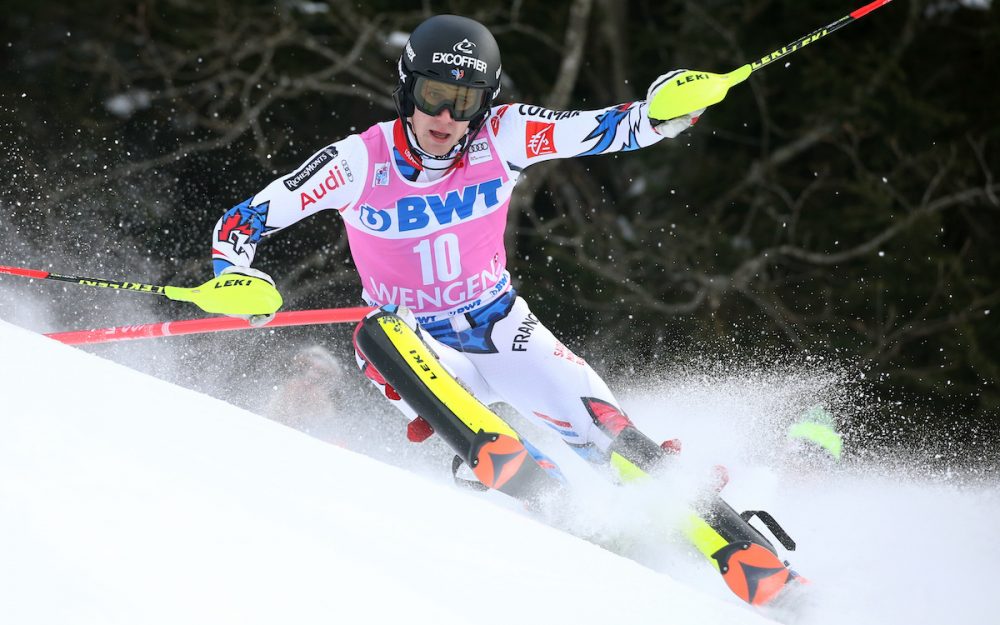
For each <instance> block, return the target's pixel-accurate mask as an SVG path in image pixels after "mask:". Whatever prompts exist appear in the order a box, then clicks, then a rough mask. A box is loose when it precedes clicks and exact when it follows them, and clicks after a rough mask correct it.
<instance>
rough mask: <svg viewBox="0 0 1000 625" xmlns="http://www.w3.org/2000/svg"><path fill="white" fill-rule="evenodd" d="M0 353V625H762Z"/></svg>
mask: <svg viewBox="0 0 1000 625" xmlns="http://www.w3.org/2000/svg"><path fill="white" fill-rule="evenodd" d="M0 351H2V358H0V397H2V404H0V405H2V407H0V615H3V616H2V618H0V620H2V622H4V623H17V624H18V625H29V624H36V623H46V624H63V623H73V624H89V623H108V624H115V623H121V624H123V625H124V624H128V625H137V624H151V623H164V624H168V623H169V624H178V623H184V624H194V623H211V624H213V625H219V624H223V623H239V624H240V625H246V624H251V623H295V624H308V623H434V624H435V625H442V624H445V623H459V622H475V623H479V624H487V623H502V622H507V621H508V620H509V619H511V618H512V617H516V618H518V619H519V620H520V621H522V622H528V623H541V622H554V623H575V624H583V623H667V622H669V623H671V624H675V625H679V624H683V623H698V624H699V625H707V624H711V623H726V624H730V623H758V622H769V621H767V620H766V619H764V618H763V617H761V616H759V615H758V614H756V613H755V612H754V611H753V610H752V609H750V608H748V607H745V606H743V605H741V604H738V603H735V602H734V601H733V600H729V598H727V597H725V596H724V592H725V591H724V589H721V580H719V581H718V583H719V585H720V588H719V589H718V590H721V591H722V592H720V593H716V594H715V595H714V596H713V595H711V594H709V593H708V592H705V591H701V590H696V589H694V588H692V587H690V586H686V585H684V584H681V583H678V582H675V581H673V580H672V579H670V578H669V577H667V576H666V575H664V574H662V573H657V572H654V571H652V570H650V569H647V568H644V567H642V566H640V565H638V564H636V563H634V562H632V561H630V560H627V559H625V558H622V557H620V556H617V555H614V554H612V553H610V552H609V551H606V550H604V549H601V548H599V547H597V546H595V545H593V544H591V543H588V542H585V541H583V540H580V539H578V538H574V537H572V536H570V535H568V534H566V533H563V532H560V531H557V530H554V529H552V528H550V527H547V526H545V525H542V524H540V523H538V522H536V521H534V520H532V519H531V518H528V517H527V516H526V515H524V514H521V513H519V512H518V511H517V510H511V509H508V508H504V507H502V506H498V505H495V504H494V503H491V502H490V501H489V500H488V498H483V497H479V496H476V495H472V494H468V493H463V492H459V491H457V490H456V489H454V488H452V487H449V486H446V485H443V484H440V483H434V482H432V481H428V480H426V479H425V478H422V477H419V476H417V475H414V474H411V473H408V472H406V471H403V470H401V469H399V468H396V467H392V466H388V465H386V464H382V463H379V462H376V461H375V460H372V459H370V458H367V457H364V456H361V455H358V454H355V453H352V452H350V451H347V450H345V449H342V448H338V447H335V446H332V445H329V444H326V443H323V442H321V441H319V440H317V439H314V438H310V437H308V436H306V435H304V434H301V433H299V432H297V431H294V430H291V429H289V428H286V427H284V426H281V425H278V424H276V423H274V422H271V421H268V420H265V419H263V418H261V417H258V416H256V415H254V414H251V413H249V412H246V411H244V410H242V409H238V408H235V407H233V406H232V405H230V404H228V403H225V402H223V401H220V400H217V399H213V398H210V397H207V396H205V395H201V394H198V393H195V392H193V391H189V390H186V389H183V388H180V387H177V386H174V385H171V384H168V383H166V382H163V381H160V380H157V379H155V378H153V377H150V376H148V375H145V374H141V373H138V372H135V371H133V370H131V369H127V368H125V367H123V366H120V365H117V364H114V363H112V362H110V361H106V360H103V359H101V358H98V357H96V356H93V355H90V354H87V353H84V352H83V351H80V350H77V349H73V348H70V347H66V346H63V345H61V344H57V343H55V342H53V341H50V340H48V339H45V338H43V337H41V336H38V335H35V334H32V333H29V332H28V331H26V330H22V329H20V328H17V327H15V326H12V325H10V324H7V323H4V322H0Z"/></svg>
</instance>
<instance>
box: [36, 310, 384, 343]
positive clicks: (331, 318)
mask: <svg viewBox="0 0 1000 625" xmlns="http://www.w3.org/2000/svg"><path fill="white" fill-rule="evenodd" d="M371 310H372V309H371V308H369V307H363V306H362V307H357V308H323V309H317V310H295V311H291V312H280V313H278V314H276V315H275V316H274V319H272V320H271V321H270V322H269V323H268V324H267V325H264V326H252V325H250V322H249V321H247V320H246V319H238V318H235V317H208V318H206V319H185V320H182V321H165V322H161V323H148V324H145V325H136V326H118V327H115V328H98V329H95V330H79V331H76V332H53V333H51V334H46V335H45V336H47V337H49V338H51V339H55V340H57V341H60V342H62V343H65V344H67V345H92V344H94V343H108V342H111V341H131V340H134V339H151V338H157V337H161V336H182V335H186V334H206V333H209V332H229V331H232V330H250V329H254V328H258V329H259V328H278V327H283V326H305V325H315V324H320V323H351V322H356V321H361V319H363V318H364V316H365V315H367V314H368V313H369V312H371Z"/></svg>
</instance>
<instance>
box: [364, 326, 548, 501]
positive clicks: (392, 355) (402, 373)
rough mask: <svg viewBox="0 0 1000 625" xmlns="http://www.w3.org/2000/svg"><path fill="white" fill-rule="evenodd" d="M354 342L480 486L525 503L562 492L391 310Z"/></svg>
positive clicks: (518, 439)
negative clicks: (447, 446)
mask: <svg viewBox="0 0 1000 625" xmlns="http://www.w3.org/2000/svg"><path fill="white" fill-rule="evenodd" d="M355 342H356V344H357V346H358V349H359V350H361V353H362V354H363V355H364V356H365V358H367V359H368V362H370V363H371V364H372V366H374V367H375V369H376V370H378V372H379V373H380V374H381V375H382V377H384V378H385V380H386V382H388V383H389V384H390V385H392V387H393V388H395V389H396V391H397V392H398V393H399V394H400V396H401V397H403V398H404V399H405V401H406V403H407V404H409V405H410V407H411V408H413V409H414V410H415V411H416V412H417V414H419V415H420V416H421V417H423V418H424V419H425V420H426V421H427V422H428V423H430V424H431V426H432V427H433V428H434V431H435V432H436V433H437V434H438V435H440V436H441V438H443V439H444V440H445V442H446V443H448V445H449V446H450V447H451V448H452V449H453V450H454V451H455V453H456V454H458V455H459V457H461V459H462V460H463V461H464V462H465V463H466V464H467V465H469V467H470V468H471V469H472V471H473V473H475V475H476V478H477V479H478V480H479V481H480V482H482V483H483V485H484V486H486V487H488V488H493V489H496V490H499V491H501V492H503V493H506V494H508V495H510V496H512V497H515V498H517V499H521V500H523V501H526V502H529V503H533V502H535V500H536V499H537V498H538V497H540V496H542V495H545V494H547V493H550V492H552V491H556V490H559V489H560V488H561V486H562V482H561V481H560V480H559V479H558V478H557V477H556V476H555V475H554V474H553V473H551V472H549V471H547V470H546V469H544V468H542V467H541V466H540V465H539V464H538V462H537V461H536V460H535V458H534V457H533V455H532V454H531V453H529V451H528V449H527V448H526V447H525V444H524V441H522V439H521V436H520V435H519V434H518V433H517V432H516V431H515V430H514V428H512V427H510V425H508V424H507V422H506V421H504V420H503V419H501V418H500V417H499V416H497V415H496V414H495V413H493V411H491V410H490V409H489V408H487V407H486V406H484V405H483V404H482V403H481V402H480V401H479V400H478V399H476V398H475V397H473V395H472V394H471V393H469V392H468V391H467V390H465V388H463V387H462V385H461V384H459V383H458V381H456V380H455V378H454V377H452V376H451V374H449V373H448V372H447V371H446V370H445V368H444V367H443V366H441V363H440V362H438V359H437V358H436V357H435V356H434V354H433V353H432V352H431V351H430V349H429V348H428V347H427V345H425V344H424V342H423V341H422V340H421V339H420V337H419V336H418V335H417V333H416V332H415V331H414V330H413V329H411V328H410V327H409V326H408V325H407V324H406V323H405V322H404V321H403V320H402V319H401V318H400V317H399V316H397V315H396V314H394V312H393V311H392V309H391V308H389V307H385V308H383V309H381V310H379V311H376V312H375V313H373V314H371V315H369V316H368V317H366V318H365V319H364V321H362V323H361V325H360V327H359V328H358V331H357V334H356V335H355Z"/></svg>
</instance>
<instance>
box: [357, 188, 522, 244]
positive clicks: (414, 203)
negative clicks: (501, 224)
mask: <svg viewBox="0 0 1000 625" xmlns="http://www.w3.org/2000/svg"><path fill="white" fill-rule="evenodd" d="M502 184H503V183H502V181H501V180H500V179H499V178H496V179H494V180H487V181H486V182H481V183H479V184H473V185H469V186H467V187H465V188H464V189H462V190H460V191H459V190H457V189H456V190H454V191H449V192H448V193H447V194H446V195H445V196H444V197H442V196H440V195H408V196H406V197H402V198H400V199H398V200H396V207H395V209H396V227H397V230H398V231H399V232H410V231H412V230H420V229H422V228H426V227H427V226H430V225H431V218H433V219H434V221H435V222H436V223H437V224H438V225H441V226H444V225H448V224H451V223H454V222H456V221H462V220H464V219H468V218H470V217H472V211H473V209H474V208H475V206H476V200H477V199H478V198H479V197H482V198H483V204H484V206H485V207H486V208H491V207H493V206H496V205H497V204H499V203H500V198H499V197H497V190H498V189H499V188H500V186H501V185H502ZM360 210H361V215H360V218H361V223H362V225H364V226H365V227H366V228H368V229H369V230H373V231H375V232H385V231H386V230H388V229H389V228H391V227H392V223H393V219H392V213H391V212H390V211H391V210H392V209H391V208H390V209H378V208H373V207H371V206H369V205H367V204H365V205H363V206H362V207H361V209H360Z"/></svg>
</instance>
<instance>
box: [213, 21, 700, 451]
mask: <svg viewBox="0 0 1000 625" xmlns="http://www.w3.org/2000/svg"><path fill="white" fill-rule="evenodd" d="M398 71H399V82H398V86H397V88H396V89H395V91H394V93H393V98H394V100H395V104H396V108H397V112H398V118H397V119H394V120H392V121H387V122H382V123H378V124H375V125H374V126H372V127H371V128H368V129H367V130H365V131H364V132H361V133H359V134H354V135H351V136H348V137H347V138H345V139H342V140H340V141H337V142H335V143H331V144H330V145H328V146H326V147H324V148H323V149H322V150H320V151H319V152H317V153H316V154H314V155H313V156H311V157H310V158H309V159H308V160H306V161H305V163H303V164H302V166H301V167H299V168H298V169H296V170H295V171H293V172H290V173H289V174H288V175H285V176H282V177H280V178H278V179H277V180H275V181H273V182H272V183H271V184H269V185H268V186H267V187H265V188H264V189H263V190H262V191H261V192H260V193H258V194H256V195H254V196H253V197H251V198H250V199H248V200H246V201H245V202H242V203H241V204H239V205H237V206H235V207H234V208H232V209H231V210H229V211H228V212H226V213H225V214H224V215H223V217H222V218H221V219H220V220H219V222H218V224H217V225H216V227H215V230H214V233H213V237H212V242H213V245H212V249H213V253H212V256H213V262H214V269H215V273H216V275H219V274H226V273H235V274H244V275H251V276H256V277H260V278H264V279H267V280H269V281H271V279H270V277H269V276H266V275H265V274H263V273H262V272H260V271H258V270H255V269H253V268H251V267H250V264H251V261H252V260H253V258H254V254H255V251H256V247H257V244H258V242H259V241H260V240H261V239H262V238H264V237H270V236H272V235H274V234H275V233H276V232H278V231H280V230H281V229H283V228H285V227H287V226H290V225H292V224H293V223H296V222H298V221H301V220H302V219H305V218H306V217H309V216H310V215H314V214H316V213H318V212H320V211H322V210H331V209H332V210H336V211H338V212H339V213H340V215H341V217H342V219H343V221H344V224H345V226H346V228H347V234H348V239H349V242H350V248H351V254H352V256H353V259H354V263H355V267H356V269H357V271H358V273H359V274H360V277H361V281H362V286H363V291H362V297H363V298H364V300H365V301H366V302H367V303H369V304H371V305H373V306H383V305H387V304H396V305H399V306H400V307H401V308H400V315H401V316H403V317H404V319H405V320H406V321H407V323H408V324H410V325H411V327H413V328H414V329H418V328H419V330H418V332H419V333H420V335H421V336H422V337H423V338H424V340H425V341H426V342H427V343H428V344H429V346H430V347H431V349H432V350H433V351H434V352H435V353H436V354H437V356H438V357H439V358H440V360H441V362H442V363H443V364H444V366H445V367H446V368H447V369H449V371H450V372H452V373H453V374H454V375H455V376H456V377H457V378H458V379H459V380H460V381H461V382H462V383H463V385H464V386H465V387H466V388H467V389H469V390H470V391H471V392H472V393H473V394H474V395H475V396H476V397H477V398H478V399H479V400H480V401H482V402H483V403H484V404H487V405H489V404H491V403H494V402H497V401H502V402H506V403H508V404H510V405H511V406H512V407H513V408H514V409H516V410H517V411H518V412H520V413H521V414H523V415H526V416H527V417H528V418H533V419H536V420H537V421H538V422H540V423H542V424H544V425H545V426H547V427H549V428H552V429H553V430H555V431H556V432H557V433H558V434H559V435H560V436H561V437H562V439H563V440H564V441H565V442H566V443H567V444H568V445H570V446H571V447H572V448H573V449H574V450H575V451H577V453H579V454H580V455H581V456H583V457H584V458H586V459H587V460H589V461H592V462H595V463H599V464H600V463H606V462H607V461H608V458H609V456H610V453H611V451H613V450H614V451H620V452H621V453H622V455H625V456H626V457H630V456H631V455H634V454H635V453H643V452H642V451H639V450H636V449H623V448H624V447H626V445H624V443H623V441H625V440H626V439H628V440H630V441H633V442H634V441H635V440H637V438H638V439H640V440H642V441H645V442H644V443H643V444H646V443H649V442H650V441H649V439H647V438H645V437H644V436H642V435H641V434H638V431H637V430H636V429H635V428H634V426H633V425H632V423H631V421H630V420H629V419H628V417H627V416H626V415H625V414H624V413H623V411H622V410H621V407H620V404H619V403H618V401H617V400H616V399H615V397H614V395H613V394H612V392H611V391H610V390H609V388H608V386H607V385H606V384H605V382H604V381H603V380H602V379H601V378H600V377H599V376H598V375H597V373H595V372H594V370H593V369H592V368H591V367H590V365H588V364H587V362H586V361H584V359H582V358H580V357H579V356H577V355H576V354H574V353H573V352H572V351H570V349H569V348H568V347H566V346H565V345H563V344H562V343H561V342H560V341H559V340H558V339H557V338H556V337H555V336H554V335H553V334H552V333H551V332H550V331H549V330H548V328H546V327H545V326H544V325H543V324H542V322H541V321H540V320H539V319H538V318H536V317H535V315H534V314H532V312H531V310H530V308H529V307H528V304H527V302H526V301H525V300H524V299H523V298H521V297H520V296H519V295H518V294H517V292H516V291H515V289H514V286H513V285H512V284H511V278H510V274H509V273H508V272H507V270H506V261H507V259H506V252H505V249H504V229H505V227H506V223H507V209H508V205H509V203H510V198H511V192H512V191H513V188H514V185H515V183H516V182H517V180H518V178H519V177H520V175H521V173H522V172H523V171H524V169H525V168H526V167H529V166H531V165H534V164H536V163H541V162H544V161H548V160H551V159H557V158H573V157H578V156H589V155H597V154H608V153H612V152H624V151H630V150H635V149H639V148H645V147H648V146H651V145H653V144H655V143H657V142H659V141H660V140H662V139H663V138H664V137H669V138H673V137H676V136H677V135H678V134H679V133H681V132H682V131H683V130H685V129H686V128H688V127H689V126H691V125H692V124H693V123H695V121H696V120H697V117H698V115H699V114H700V113H701V112H702V111H703V110H704V109H702V110H699V111H695V112H692V113H691V114H688V115H684V116H682V117H678V118H675V119H671V120H666V121H659V122H655V123H654V122H653V121H651V120H650V118H649V117H648V115H647V110H648V106H647V102H648V101H650V100H651V99H652V98H653V96H654V95H655V94H656V92H657V90H658V89H660V88H661V87H662V86H663V85H664V84H666V82H667V81H668V80H669V79H670V78H671V77H672V76H674V75H676V74H678V73H680V71H682V70H677V71H675V72H670V73H667V74H664V75H663V76H660V77H659V78H657V79H656V80H655V81H654V82H653V84H652V85H651V86H650V88H649V90H648V92H647V94H646V100H645V101H638V102H632V103H625V104H618V105H615V106H611V107H608V108H604V109H599V110H590V111H579V110H573V111H554V110H549V109H546V108H543V107H540V106H533V105H528V104H520V103H512V104H503V105H497V102H496V100H497V98H498V96H499V93H500V76H501V64H500V51H499V48H498V46H497V43H496V41H495V39H494V38H493V35H492V34H491V33H490V31H489V30H488V29H487V28H486V27H485V26H483V25H482V24H479V23H478V22H476V21H474V20H471V19H467V18H464V17H459V16H454V15H439V16H435V17H432V18H430V19H428V20H426V21H424V22H423V23H421V24H420V25H419V26H417V28H416V29H415V30H414V31H413V32H412V34H411V36H410V38H409V41H408V42H407V43H406V45H405V47H404V49H403V52H402V53H401V55H400V58H399V63H398ZM271 282H272V284H273V281H271ZM267 320H268V318H266V317H264V318H257V319H253V320H252V322H254V323H266V321H267ZM358 361H359V366H360V367H361V368H362V370H363V371H364V372H365V374H366V376H367V377H368V378H369V379H371V380H372V381H373V382H374V383H375V384H376V385H378V386H379V387H380V389H381V391H382V393H383V394H384V395H385V396H386V397H387V398H388V399H389V400H391V401H392V403H393V404H395V405H396V406H397V407H398V408H399V409H400V410H401V411H402V412H403V413H404V414H405V416H406V417H407V418H408V419H409V426H408V429H407V435H408V437H409V438H410V440H413V441H420V440H424V439H426V438H427V437H428V436H430V435H431V434H432V433H433V430H432V428H431V427H430V424H429V423H427V421H425V420H424V419H422V418H421V417H420V416H419V415H417V414H416V413H415V412H414V411H413V410H412V409H411V408H410V407H409V406H408V405H407V404H406V398H405V397H400V396H399V394H398V393H397V392H396V390H395V389H393V388H391V387H390V386H389V385H387V384H386V383H385V380H384V379H383V378H382V377H381V376H380V375H379V373H378V372H377V371H375V370H374V368H373V367H371V366H370V365H369V364H368V363H366V362H365V360H364V358H363V357H362V356H361V355H360V352H358ZM625 432H628V433H629V436H624V435H623V433H625ZM668 443H669V444H666V445H667V446H666V447H664V449H667V451H668V452H669V451H670V450H671V449H670V448H671V447H675V446H676V441H670V442H668ZM616 445H617V446H616ZM652 445H653V447H655V452H657V453H663V452H662V451H661V449H660V446H659V445H656V444H655V443H652ZM645 452H646V453H648V452H649V450H648V449H646V450H645Z"/></svg>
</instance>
